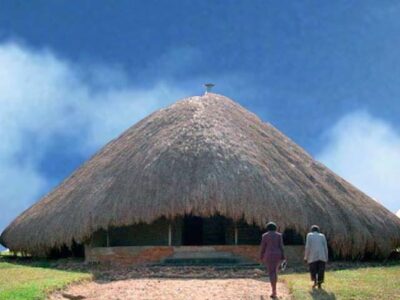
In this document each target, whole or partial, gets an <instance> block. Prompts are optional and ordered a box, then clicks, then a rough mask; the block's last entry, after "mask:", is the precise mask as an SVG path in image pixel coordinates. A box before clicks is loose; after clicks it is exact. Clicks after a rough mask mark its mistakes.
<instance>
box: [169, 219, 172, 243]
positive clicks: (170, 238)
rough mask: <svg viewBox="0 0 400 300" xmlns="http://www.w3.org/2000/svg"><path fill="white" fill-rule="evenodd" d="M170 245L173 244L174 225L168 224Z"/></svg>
mask: <svg viewBox="0 0 400 300" xmlns="http://www.w3.org/2000/svg"><path fill="white" fill-rule="evenodd" d="M168 246H172V226H171V223H169V224H168Z"/></svg>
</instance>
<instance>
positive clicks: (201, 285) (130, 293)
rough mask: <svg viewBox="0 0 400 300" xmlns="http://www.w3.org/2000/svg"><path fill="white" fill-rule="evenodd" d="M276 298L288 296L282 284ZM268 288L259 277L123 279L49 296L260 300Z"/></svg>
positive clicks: (121, 299)
mask: <svg viewBox="0 0 400 300" xmlns="http://www.w3.org/2000/svg"><path fill="white" fill-rule="evenodd" d="M278 292H279V293H280V297H279V299H290V297H289V296H288V290H287V288H286V287H285V286H284V285H283V284H279V285H278ZM269 295H270V287H269V283H268V282H267V281H266V280H261V279H152V278H148V279H127V280H118V281H104V282H101V281H97V282H89V283H84V284H79V285H74V286H71V287H69V288H68V289H67V290H64V291H61V292H57V293H55V294H53V295H51V296H50V298H49V299H51V300H61V299H73V300H78V299H88V300H89V299H107V300H117V299H118V300H152V299H157V300H166V299H168V300H186V299H190V300H204V299H210V300H214V299H218V300H228V299H229V300H239V299H240V300H245V299H246V300H253V299H257V300H261V299H264V300H266V299H270V298H269Z"/></svg>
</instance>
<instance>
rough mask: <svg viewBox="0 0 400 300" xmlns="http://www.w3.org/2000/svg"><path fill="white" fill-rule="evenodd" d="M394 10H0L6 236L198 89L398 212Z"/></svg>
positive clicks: (111, 4) (9, 4)
mask: <svg viewBox="0 0 400 300" xmlns="http://www.w3.org/2000/svg"><path fill="white" fill-rule="evenodd" d="M399 16H400V4H399V3H398V2H397V3H396V2H395V1H266V0H262V1H251V2H249V1H204V0H203V1H166V0H165V1H96V2H94V1H79V3H77V2H73V1H5V0H1V1H0V104H1V106H0V138H1V140H2V141H3V144H2V146H1V147H0V172H1V173H0V186H1V187H2V193H1V195H0V207H1V215H0V230H2V229H3V228H4V227H5V226H6V225H7V224H8V223H9V222H10V221H11V220H12V218H14V217H15V216H16V215H17V214H19V213H20V212H21V211H23V210H24V209H26V208H27V207H29V206H30V205H31V204H32V203H33V202H35V201H37V200H38V199H39V198H40V197H41V196H42V195H44V194H46V193H47V192H49V191H50V190H51V188H52V187H54V186H55V185H56V184H57V183H59V182H60V181H61V180H62V179H64V178H65V177H66V176H67V175H68V174H70V173H71V172H72V171H73V170H74V169H75V168H76V167H77V166H79V165H80V164H81V163H82V162H83V161H84V160H85V159H87V158H89V157H90V156H91V155H92V154H93V153H94V152H95V151H96V150H98V149H99V148H100V147H101V146H102V145H104V144H105V143H106V142H107V141H108V140H110V139H111V138H113V137H116V136H117V135H118V134H119V133H121V132H122V131H123V130H124V129H126V128H127V127H129V126H130V125H132V124H134V123H135V122H137V121H138V120H140V119H141V118H143V117H144V116H146V115H147V114H149V113H150V112H152V111H154V110H156V109H158V108H160V107H164V106H166V105H168V104H170V103H172V102H174V101H175V100H177V99H178V98H182V97H185V96H190V95H198V94H201V93H202V92H203V88H202V84H203V83H204V82H208V81H211V82H214V83H216V88H215V92H217V93H221V94H224V95H227V96H229V97H231V98H233V99H234V100H235V101H237V102H239V103H240V104H242V105H243V106H245V107H246V108H248V109H249V110H251V111H253V112H255V113H256V114H258V115H259V116H260V117H261V118H262V119H263V120H265V121H268V122H270V123H272V124H273V125H275V126H276V127H277V128H279V129H280V130H281V131H283V132H284V133H285V134H286V135H288V136H289V137H290V138H292V139H293V140H294V141H295V142H297V143H298V144H300V145H301V146H302V147H303V148H305V149H306V150H307V151H308V152H310V153H311V154H312V155H313V156H314V157H316V158H317V159H319V160H321V161H322V162H323V163H325V164H327V165H328V166H329V167H330V168H331V169H333V170H334V171H336V172H337V173H338V174H339V175H341V176H343V177H344V178H345V179H347V180H349V181H350V182H352V183H353V184H354V185H356V186H357V187H359V188H361V189H362V190H363V191H365V192H366V193H368V194H369V195H371V196H372V197H374V198H375V199H377V200H378V201H380V202H381V203H382V204H383V205H385V206H386V207H387V208H388V209H390V210H391V211H393V212H396V211H397V210H399V209H400V187H399V186H400V184H398V181H399V180H400V118H399V116H400V101H399V99H400V55H399V50H400V18H399Z"/></svg>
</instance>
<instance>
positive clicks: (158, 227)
mask: <svg viewBox="0 0 400 300" xmlns="http://www.w3.org/2000/svg"><path fill="white" fill-rule="evenodd" d="M201 222H202V224H201V226H202V230H201V233H199V234H200V235H201V236H200V237H199V239H198V240H199V241H200V242H199V243H198V244H187V241H185V231H186V230H187V229H188V228H187V227H188V223H187V222H186V221H185V218H184V217H178V218H175V219H174V220H172V221H169V220H167V219H166V218H160V219H158V220H156V221H154V222H153V223H151V224H145V223H139V224H135V225H131V226H125V227H117V228H110V229H109V230H108V231H107V230H98V231H96V232H95V233H94V234H93V235H92V238H91V240H90V241H89V242H88V245H89V246H90V247H124V246H169V228H171V245H170V246H184V245H235V244H236V243H237V245H259V244H260V242H261V235H262V233H263V231H262V230H261V229H260V228H259V227H258V226H255V225H249V224H247V223H245V222H237V223H234V222H233V221H232V220H231V219H227V218H225V217H223V216H213V217H209V218H201ZM189 224H190V223H189ZM235 229H236V234H237V236H235ZM186 234H189V235H193V234H197V233H195V232H190V231H189V232H186Z"/></svg>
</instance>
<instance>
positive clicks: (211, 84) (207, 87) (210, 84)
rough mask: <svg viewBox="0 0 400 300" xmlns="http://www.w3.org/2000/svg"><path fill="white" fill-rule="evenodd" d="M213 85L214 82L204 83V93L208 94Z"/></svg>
mask: <svg viewBox="0 0 400 300" xmlns="http://www.w3.org/2000/svg"><path fill="white" fill-rule="evenodd" d="M214 86H215V84H214V83H205V84H204V87H205V88H206V92H205V93H204V94H208V93H210V92H211V89H212V88H213V87H214Z"/></svg>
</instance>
